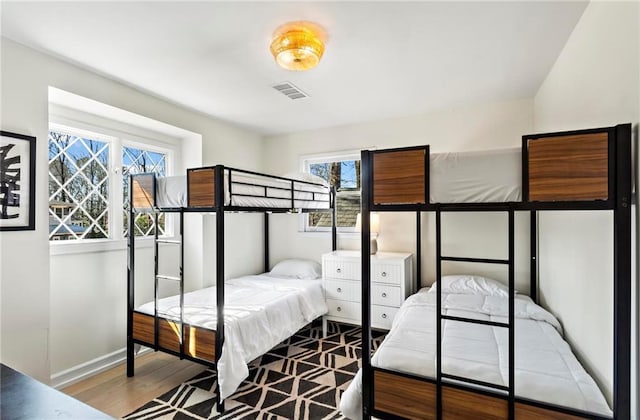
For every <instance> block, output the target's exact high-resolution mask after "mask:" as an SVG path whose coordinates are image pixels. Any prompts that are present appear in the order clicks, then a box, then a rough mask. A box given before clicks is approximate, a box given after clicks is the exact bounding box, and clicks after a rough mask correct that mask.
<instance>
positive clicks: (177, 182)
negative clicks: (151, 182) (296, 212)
mask: <svg viewBox="0 0 640 420" xmlns="http://www.w3.org/2000/svg"><path fill="white" fill-rule="evenodd" d="M224 180H225V206H240V207H274V208H291V181H288V180H284V179H279V178H269V177H266V176H260V175H253V174H247V173H243V172H236V171H231V185H230V184H229V171H225V177H224ZM247 184H251V185H247ZM293 189H294V191H293V198H294V206H293V208H296V209H328V208H329V200H330V194H329V187H325V186H322V185H316V184H309V183H305V182H299V181H295V180H294V182H293ZM265 195H266V197H265ZM156 204H157V206H158V207H164V208H175V207H187V178H186V176H168V177H158V178H157V184H156Z"/></svg>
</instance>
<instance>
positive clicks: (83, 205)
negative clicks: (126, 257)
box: [49, 127, 169, 241]
mask: <svg viewBox="0 0 640 420" xmlns="http://www.w3.org/2000/svg"><path fill="white" fill-rule="evenodd" d="M168 156H169V151H168V150H163V149H156V148H152V147H150V146H146V145H139V144H138V143H132V142H129V141H126V140H122V139H120V138H117V137H109V136H102V135H97V134H93V133H87V132H83V131H81V130H75V129H69V128H63V127H54V128H52V129H51V130H50V131H49V239H50V240H52V241H63V240H66V241H68V240H80V239H122V238H125V237H127V235H128V234H129V232H128V216H129V213H128V206H129V193H128V189H129V175H130V174H136V173H142V172H155V173H157V174H159V175H163V176H164V175H166V174H167V159H168ZM114 168H122V170H121V171H120V170H114ZM135 222H136V223H135V226H136V229H135V232H134V234H135V235H136V236H148V235H153V234H154V230H155V229H156V226H155V223H154V218H153V216H152V215H151V214H143V213H139V214H136V220H135ZM157 229H158V233H159V234H160V235H165V234H168V233H169V232H167V230H168V229H167V220H166V219H165V216H164V215H162V216H160V217H159V220H158V226H157Z"/></svg>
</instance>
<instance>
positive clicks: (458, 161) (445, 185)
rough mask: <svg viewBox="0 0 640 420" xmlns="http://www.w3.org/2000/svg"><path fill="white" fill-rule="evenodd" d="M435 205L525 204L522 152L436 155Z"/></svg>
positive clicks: (432, 172)
mask: <svg viewBox="0 0 640 420" xmlns="http://www.w3.org/2000/svg"><path fill="white" fill-rule="evenodd" d="M429 164H430V170H429V172H430V177H429V180H430V189H429V192H430V194H429V195H430V197H429V199H430V202H431V203H481V202H509V201H521V200H522V153H521V148H509V149H498V150H488V151H479V152H460V153H432V154H431V156H430V160H429Z"/></svg>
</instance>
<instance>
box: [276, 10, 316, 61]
mask: <svg viewBox="0 0 640 420" xmlns="http://www.w3.org/2000/svg"><path fill="white" fill-rule="evenodd" d="M324 43H325V33H324V30H323V29H322V28H321V27H320V26H318V25H316V24H315V23H312V22H306V21H298V22H289V23H285V24H284V25H282V26H280V27H279V28H278V29H276V31H275V32H274V33H273V41H271V54H273V57H274V58H275V59H276V62H277V63H278V65H280V67H282V68H285V69H287V70H294V71H305V70H309V69H312V68H314V67H315V66H317V65H318V63H319V62H320V59H321V58H322V54H323V53H324Z"/></svg>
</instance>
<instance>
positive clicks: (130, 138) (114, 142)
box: [47, 104, 180, 255]
mask: <svg viewBox="0 0 640 420" xmlns="http://www.w3.org/2000/svg"><path fill="white" fill-rule="evenodd" d="M50 107H51V108H50V115H49V127H48V131H50V130H51V131H58V132H62V133H65V134H70V135H75V136H83V137H89V138H92V139H95V140H100V141H107V142H108V143H109V168H108V171H109V181H108V182H109V199H108V201H109V204H108V210H109V232H110V236H111V237H110V238H100V239H72V240H51V239H49V249H50V254H51V255H65V254H76V253H87V252H102V251H115V250H123V249H126V247H127V238H126V237H125V236H124V231H123V229H122V227H123V223H124V211H125V209H124V202H123V201H122V200H119V201H118V200H117V199H116V198H115V197H123V193H124V192H123V181H124V180H123V176H122V153H123V146H128V147H134V148H138V149H143V150H149V151H153V152H160V153H164V154H165V175H166V176H171V175H173V172H174V171H175V168H176V167H177V156H178V154H179V147H180V146H179V142H180V140H179V139H177V138H172V137H168V136H166V135H163V134H159V133H156V132H153V131H151V130H148V129H145V128H142V127H137V126H129V125H127V124H123V123H119V122H117V121H114V120H110V119H108V118H105V117H99V116H96V115H93V114H88V113H84V112H82V111H78V110H75V109H69V108H66V107H63V106H55V105H54V106H52V104H50ZM48 131H47V132H48ZM47 141H48V140H47ZM47 174H48V172H47ZM165 217H166V219H165V220H166V222H165V235H163V237H165V238H173V237H174V236H175V234H176V232H178V231H179V226H178V225H177V224H178V223H179V222H178V218H176V217H173V215H171V214H167V215H165ZM137 241H138V243H139V246H142V247H152V246H153V236H152V235H151V236H147V237H138V239H137Z"/></svg>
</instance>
